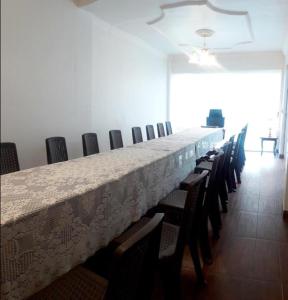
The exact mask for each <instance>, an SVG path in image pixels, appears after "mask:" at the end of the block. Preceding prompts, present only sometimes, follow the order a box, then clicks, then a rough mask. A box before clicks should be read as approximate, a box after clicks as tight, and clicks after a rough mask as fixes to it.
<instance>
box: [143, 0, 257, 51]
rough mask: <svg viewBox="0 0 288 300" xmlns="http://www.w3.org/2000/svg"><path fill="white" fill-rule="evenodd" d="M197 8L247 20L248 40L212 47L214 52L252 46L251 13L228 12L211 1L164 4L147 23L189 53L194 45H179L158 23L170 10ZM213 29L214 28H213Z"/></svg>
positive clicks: (200, 0)
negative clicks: (227, 45)
mask: <svg viewBox="0 0 288 300" xmlns="http://www.w3.org/2000/svg"><path fill="white" fill-rule="evenodd" d="M188 6H189V7H193V6H195V7H197V6H206V7H207V8H208V9H209V10H210V11H211V12H214V13H216V14H222V15H226V16H231V17H233V16H235V17H243V18H244V19H245V23H246V25H247V29H248V33H249V37H248V39H245V40H242V41H239V42H235V43H233V44H232V45H229V47H224V48H221V47H220V48H217V47H211V49H213V50H216V51H217V50H230V49H232V48H234V47H236V46H239V45H246V44H250V43H252V42H253V41H254V33H253V30H252V25H251V20H250V16H249V13H248V12H247V11H235V10H227V9H222V8H220V7H216V6H215V5H213V4H211V3H210V2H209V0H186V1H180V2H175V3H170V4H164V5H161V6H160V9H161V13H160V15H159V16H158V17H157V18H154V19H153V20H151V21H149V22H147V25H150V26H151V27H152V28H153V29H155V30H157V32H158V33H160V34H161V35H162V36H164V37H165V38H166V39H167V40H169V41H170V42H171V44H173V45H174V46H175V45H177V46H178V48H180V49H182V52H184V53H186V54H187V53H188V52H189V48H191V47H194V46H195V45H192V44H186V45H185V44H183V45H181V44H182V43H177V41H175V40H172V38H171V36H169V34H167V32H166V33H165V32H163V30H161V29H159V28H157V23H161V21H162V20H164V19H165V18H166V17H168V16H167V14H166V13H165V11H168V10H172V11H173V10H176V9H177V8H183V7H188ZM211 29H212V28H211Z"/></svg>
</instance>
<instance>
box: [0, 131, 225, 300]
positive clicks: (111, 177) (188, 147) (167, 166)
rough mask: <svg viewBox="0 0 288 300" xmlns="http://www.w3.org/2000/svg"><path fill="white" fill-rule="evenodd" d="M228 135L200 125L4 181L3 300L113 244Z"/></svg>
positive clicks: (27, 291)
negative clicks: (197, 159) (202, 156)
mask: <svg viewBox="0 0 288 300" xmlns="http://www.w3.org/2000/svg"><path fill="white" fill-rule="evenodd" d="M222 138H223V135H222V130H219V129H217V130H216V129H202V128H197V129H196V128H195V129H190V130H186V131H184V132H181V133H178V134H174V135H171V136H168V137H165V138H160V139H155V140H152V141H148V142H144V143H141V144H137V145H133V146H130V147H126V148H122V149H118V150H113V151H108V152H104V153H100V154H97V155H91V156H88V157H82V158H78V159H73V160H69V161H67V162H63V163H57V164H53V165H45V166H41V167H37V168H32V169H27V170H23V171H20V172H15V173H11V174H7V175H3V176H1V298H2V299H24V298H26V297H28V296H30V295H32V294H33V293H35V292H36V291H38V290H40V289H41V288H43V287H45V286H47V285H48V284H49V283H51V282H52V281H53V280H55V279H56V278H57V277H58V276H60V275H62V274H64V273H66V272H67V271H69V270H70V269H71V268H73V267H74V266H76V265H78V264H80V263H82V262H83V261H85V260H86V259H87V258H88V257H89V256H91V255H93V254H94V253H95V251H97V250H98V249H100V248H101V247H104V246H106V245H107V244H108V243H109V242H110V241H111V240H112V239H113V238H114V237H116V236H117V235H119V234H120V233H122V232H123V231H124V230H125V229H126V228H127V227H128V226H129V225H130V224H131V222H133V221H137V220H138V219H139V218H140V217H141V216H142V215H143V214H145V212H146V211H147V210H148V209H149V208H151V207H153V206H155V205H157V203H158V202H159V201H160V200H161V198H163V197H165V196H166V195H167V194H168V193H169V192H171V190H173V189H174V188H175V187H176V186H177V185H178V184H179V183H180V182H181V180H183V179H184V178H185V177H186V176H187V175H188V174H189V173H190V172H191V171H192V169H193V168H194V167H195V159H196V158H197V157H198V156H200V155H202V154H204V152H205V153H206V152H207V151H208V150H209V149H211V148H213V146H214V145H215V144H216V143H217V142H219V141H220V140H221V139H222Z"/></svg>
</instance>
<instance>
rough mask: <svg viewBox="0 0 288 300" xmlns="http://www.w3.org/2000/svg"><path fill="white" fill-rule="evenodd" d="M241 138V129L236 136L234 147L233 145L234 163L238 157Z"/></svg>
mask: <svg viewBox="0 0 288 300" xmlns="http://www.w3.org/2000/svg"><path fill="white" fill-rule="evenodd" d="M242 138H243V132H242V131H241V132H240V133H239V134H238V136H237V140H236V143H235V147H234V152H233V157H232V160H233V162H234V163H236V162H237V160H238V159H239V154H240V147H241V143H242Z"/></svg>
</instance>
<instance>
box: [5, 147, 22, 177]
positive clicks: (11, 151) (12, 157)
mask: <svg viewBox="0 0 288 300" xmlns="http://www.w3.org/2000/svg"><path fill="white" fill-rule="evenodd" d="M0 163H1V165H0V174H1V175H4V174H8V173H12V172H16V171H19V170H20V168H19V161H18V155H17V148H16V144H15V143H1V158H0Z"/></svg>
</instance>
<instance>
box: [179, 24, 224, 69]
mask: <svg viewBox="0 0 288 300" xmlns="http://www.w3.org/2000/svg"><path fill="white" fill-rule="evenodd" d="M195 33H196V34H197V35H198V36H200V37H201V38H203V47H195V46H191V44H179V46H180V47H181V48H182V49H183V48H186V49H185V52H186V54H187V56H188V57H189V63H191V64H197V65H200V66H215V67H217V66H220V65H219V63H218V61H217V59H216V56H215V55H214V54H213V53H212V52H211V49H209V48H208V47H207V43H206V39H207V38H209V37H211V36H212V35H213V34H214V33H215V31H214V30H212V29H208V28H201V29H198V30H196V31H195ZM221 50H222V49H221Z"/></svg>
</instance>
